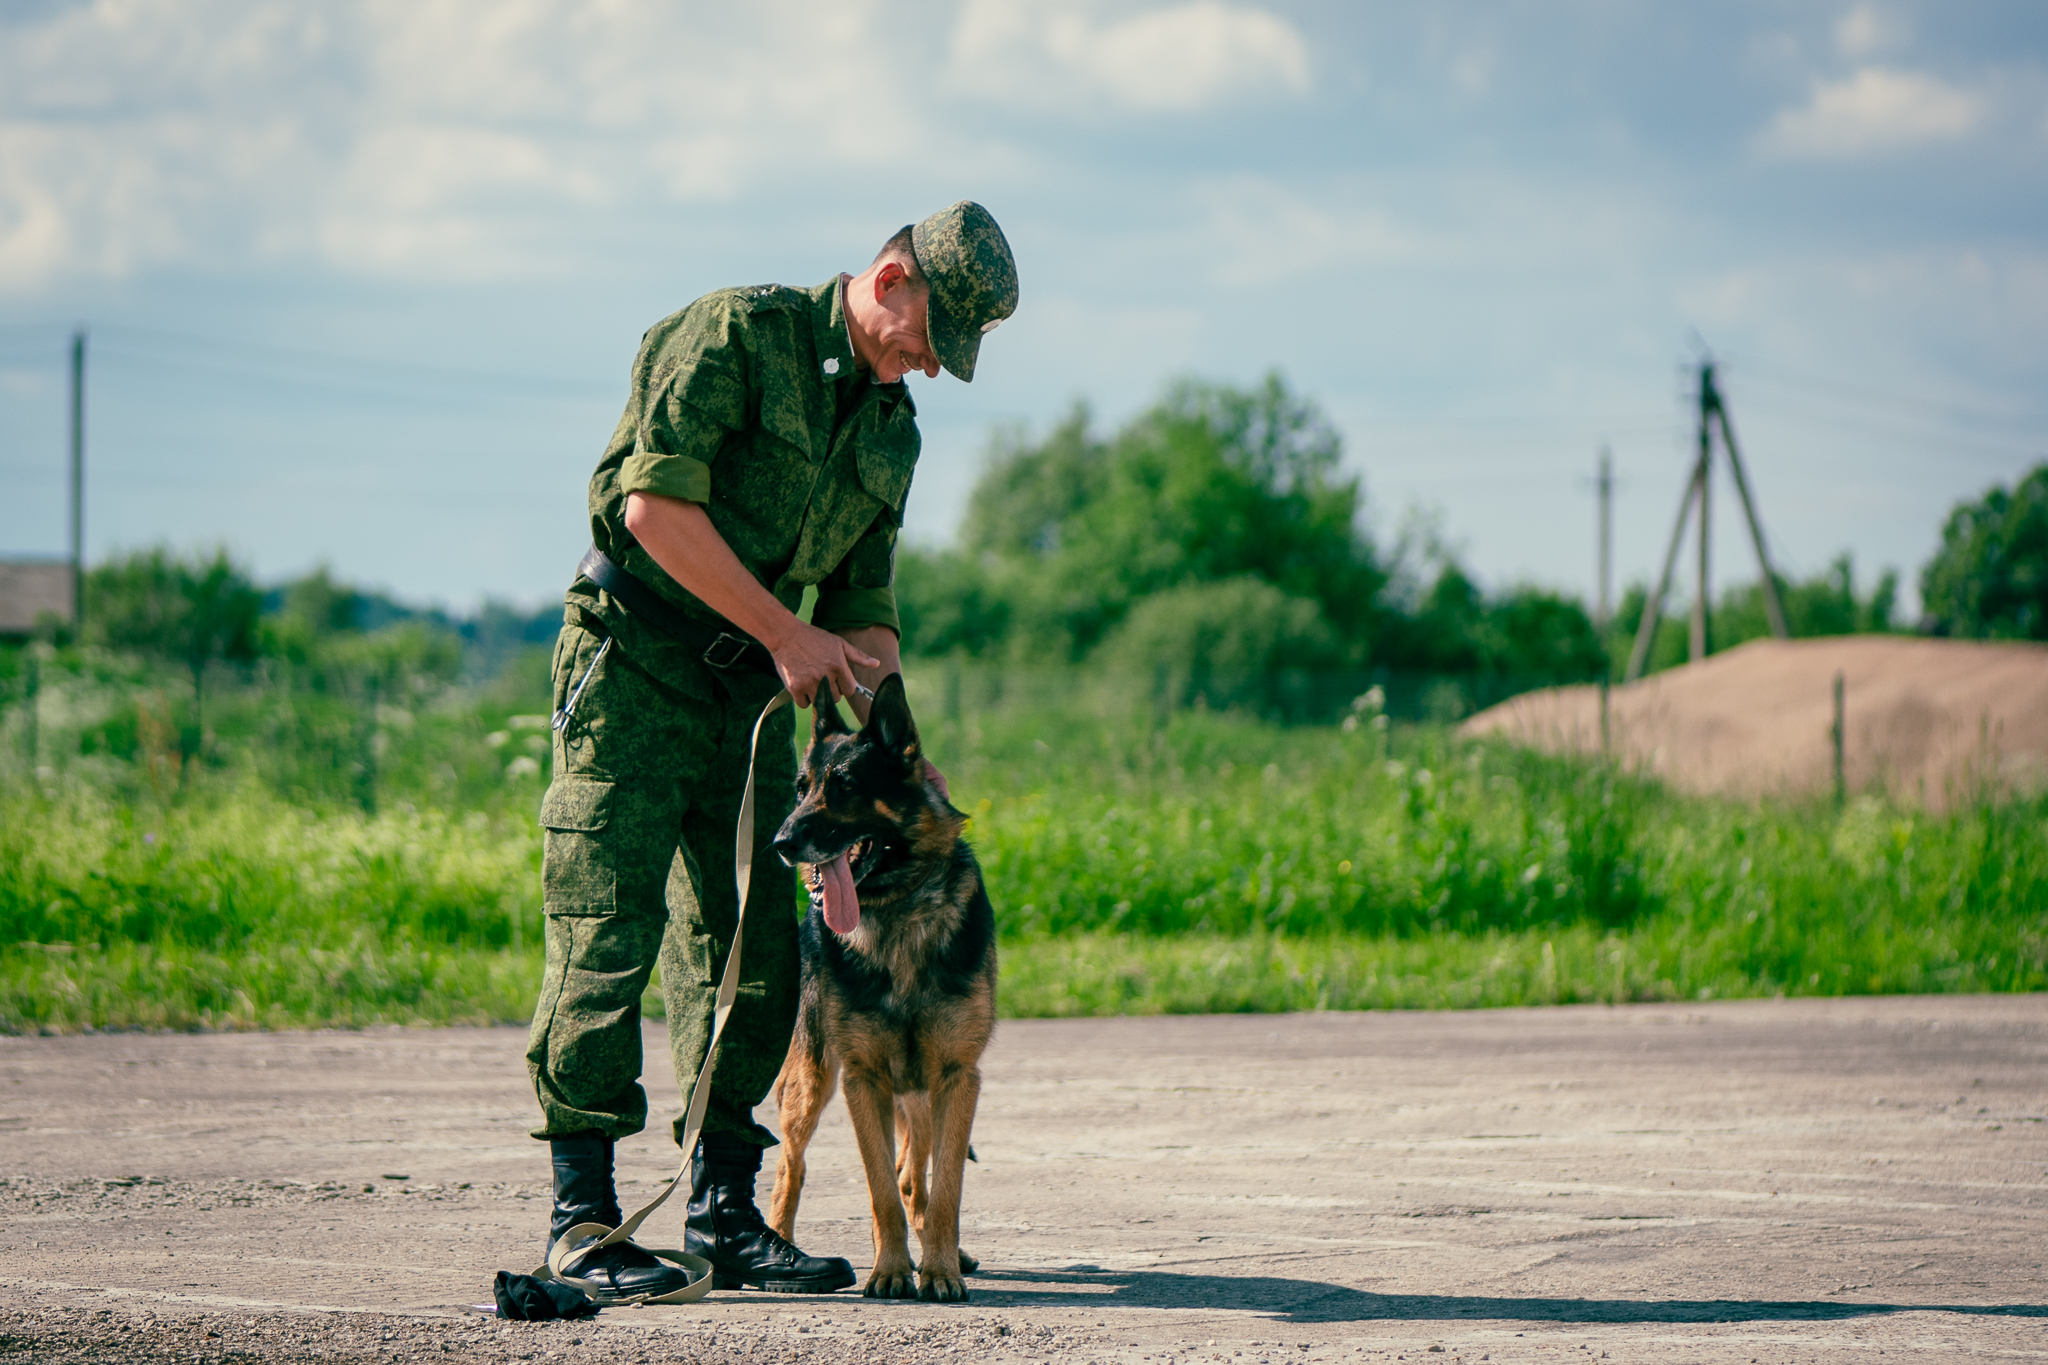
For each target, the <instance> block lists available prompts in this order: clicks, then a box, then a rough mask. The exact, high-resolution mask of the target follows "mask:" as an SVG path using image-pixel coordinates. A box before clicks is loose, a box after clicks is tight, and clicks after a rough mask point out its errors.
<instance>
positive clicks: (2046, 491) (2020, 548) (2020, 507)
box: [1920, 464, 2048, 640]
mask: <svg viewBox="0 0 2048 1365" xmlns="http://www.w3.org/2000/svg"><path fill="white" fill-rule="evenodd" d="M1920 600H1921V602H1922V603H1923V604H1924V606H1925V610H1926V613H1927V616H1928V617H1929V618H1930V620H1931V622H1932V623H1933V625H1934V626H1935V628H1936V629H1938V630H1939V631H1941V632H1942V633H1943V634H1946V635H1956V636H1963V637H1967V638H1973V639H1994V640H2048V464H2040V465H2036V466H2035V467H2034V468H2033V469H2032V470H2031V471H2030V472H2029V473H2028V474H2027V475H2026V476H2025V477H2024V478H2022V479H2021V480H2020V481H2019V483H2018V484H2016V485H2015V486H2014V487H2013V488H2012V490H2011V491H2009V492H2008V491H2007V490H2006V489H2005V488H2004V487H2003V486H2002V485H1994V486H1993V487H1992V488H1991V489H1990V490H1989V491H1987V492H1986V493H1985V494H1984V496H1983V497H1981V498H1979V499H1978V500H1977V501H1975V502H1960V503H1957V504H1956V506H1955V509H1954V510H1953V511H1951V512H1950V513H1949V516H1948V521H1947V523H1946V524H1945V525H1943V527H1942V528H1941V548H1940V549H1938V550H1936V551H1935V553H1934V558H1933V559H1931V560H1929V561H1928V563H1927V567H1926V568H1924V569H1922V570H1921V571H1920Z"/></svg>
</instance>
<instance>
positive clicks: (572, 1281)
mask: <svg viewBox="0 0 2048 1365" xmlns="http://www.w3.org/2000/svg"><path fill="white" fill-rule="evenodd" d="M593 663H595V661H594V660H593ZM585 677H586V678H587V677H588V674H586V675H585ZM579 690H580V689H579ZM793 701H794V698H792V697H791V696H790V695H789V689H788V688H786V687H785V688H783V689H782V690H781V691H780V692H777V693H776V694H775V696H774V697H773V698H771V699H770V700H769V702H768V704H767V705H766V706H764V707H762V708H761V714H760V715H759V716H757V717H755V719H754V733H753V736H752V737H751V738H750V739H749V740H748V742H747V786H746V790H745V792H744V794H742V795H741V797H740V818H739V825H738V828H737V829H735V830H734V832H733V855H732V879H733V886H734V888H735V889H736V890H737V891H738V893H739V912H738V914H737V916H736V917H735V918H734V921H733V927H732V949H731V951H729V952H727V953H726V955H725V970H724V971H723V972H721V973H720V974H719V978H718V1001H717V1004H716V1006H715V1007H714V1009H713V1011H712V1015H711V1041H710V1043H709V1044H708V1045H706V1047H705V1049H704V1063H703V1065H701V1066H699V1067H698V1068H697V1083H696V1084H695V1085H693V1086H691V1087H690V1105H689V1109H688V1110H687V1111H686V1113H685V1115H684V1118H683V1135H682V1139H681V1142H682V1148H683V1164H682V1166H681V1167H680V1168H679V1169H678V1170H677V1171H676V1174H675V1178H674V1179H672V1180H670V1181H669V1182H668V1183H667V1184H666V1185H663V1186H662V1188H661V1193H660V1194H657V1195H655V1196H654V1198H652V1199H650V1200H648V1201H647V1203H646V1204H645V1205H643V1206H642V1207H641V1208H640V1209H639V1210H638V1211H637V1212H636V1213H634V1214H633V1216H632V1217H630V1218H628V1219H627V1220H626V1221H625V1222H623V1223H621V1224H619V1225H618V1226H617V1227H615V1228H612V1227H606V1226H605V1225H604V1224H603V1223H578V1224H577V1225H576V1226H575V1227H573V1228H570V1229H569V1230H568V1231H567V1232H565V1233H563V1234H562V1235H561V1236H560V1237H559V1238H557V1239H556V1240H555V1244H554V1245H553V1246H552V1247H549V1248H548V1263H547V1264H546V1265H544V1266H542V1267H541V1268H540V1269H538V1270H536V1271H534V1272H533V1273H534V1276H535V1278H537V1279H542V1280H550V1279H552V1280H560V1281H561V1282H562V1283H563V1284H567V1285H573V1286H575V1287H576V1288H578V1289H581V1290H582V1291H583V1292H584V1293H586V1294H591V1295H593V1296H594V1295H598V1294H608V1293H610V1292H611V1291H610V1289H609V1288H608V1287H607V1286H605V1285H602V1284H599V1283H598V1282H597V1281H596V1280H591V1279H585V1278H583V1277H581V1276H578V1275H577V1274H576V1273H575V1267H576V1266H577V1264H578V1263H579V1262H581V1261H582V1260H583V1258H584V1257H586V1256H588V1255H590V1254H591V1253H592V1252H594V1251H597V1250H599V1249H601V1248H604V1247H608V1246H611V1245H612V1244H613V1243H615V1242H623V1241H625V1240H626V1239H628V1238H629V1237H631V1236H632V1235H633V1234H634V1232H635V1231H637V1230H638V1229H639V1227H640V1224H641V1223H643V1222H645V1221H646V1219H647V1215H649V1214H650V1213H653V1212H654V1211H655V1210H656V1209H658V1208H660V1207H661V1206H662V1205H663V1204H664V1203H666V1202H668V1197H669V1196H670V1195H672V1194H674V1193H675V1192H676V1187H677V1186H679V1185H680V1186H682V1187H683V1188H684V1189H688V1188H689V1187H690V1157H691V1155H692V1154H693V1153H694V1152H695V1151H696V1150H697V1135H698V1133H699V1132H700V1131H701V1130H702V1129H703V1127H704V1111H705V1110H706V1109H707V1108H709V1107H710V1104H711V1073H712V1071H713V1070H714V1069H715V1067H716V1066H717V1063H718V1040H719V1037H720V1035H722V1034H723V1033H724V1032H725V1021H726V1020H727V1019H729V1018H730V1017H731V1016H732V1007H733V1001H734V1000H736V999H737V998H738V997H739V988H740V943H741V940H742V939H743V938H744V937H745V935H746V931H747V893H748V891H750V890H751V889H752V887H753V883H754V769H755V766H756V763H757V760H758V759H759V758H760V756H761V727H762V726H764V725H766V724H767V723H768V717H770V716H772V715H774V714H775V713H776V712H777V711H780V710H781V709H782V708H783V707H785V706H788V705H790V704H792V702H793ZM570 705H571V706H572V707H573V706H574V705H575V702H574V701H573V700H572V701H571V702H570ZM585 1239H589V1240H585ZM642 1250H644V1251H646V1252H647V1254H648V1255H650V1256H658V1257H660V1258H661V1259H662V1260H664V1261H668V1262H670V1263H671V1264H673V1265H679V1266H681V1267H682V1268H683V1269H684V1270H685V1271H687V1272H689V1274H690V1276H691V1279H690V1282H689V1283H688V1284H687V1285H684V1286H683V1287H682V1288H681V1289H678V1290H676V1291H675V1292H674V1293H672V1294H659V1295H655V1294H637V1295H635V1296H633V1297H632V1298H629V1299H615V1300H613V1301H612V1305H611V1306H617V1305H621V1304H631V1305H635V1306H637V1305H639V1304H643V1303H695V1302H696V1301H697V1300H699V1299H701V1298H703V1297H704V1296H705V1295H706V1294H708V1293H710V1292H711V1262H709V1261H707V1260H705V1259H704V1258H703V1257H702V1256H692V1255H690V1254H689V1253H688V1252H685V1251H673V1250H668V1249H664V1248H657V1247H644V1248H642Z"/></svg>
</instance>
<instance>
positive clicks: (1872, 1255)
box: [0, 996, 2048, 1365]
mask: <svg viewBox="0 0 2048 1365" xmlns="http://www.w3.org/2000/svg"><path fill="white" fill-rule="evenodd" d="M523 1044H524V1036H523V1034H522V1033H520V1032H519V1031H515V1030H499V1029H493V1030H455V1029H450V1030H438V1031H436V1030H420V1031H409V1030H388V1031H376V1032H368V1033H320V1034H267V1035H242V1036H207V1037H194V1036H136V1035H127V1036H100V1037H84V1038H14V1039H5V1040H0V1134H4V1135H5V1141H6V1144H7V1153H8V1159H7V1161H6V1170H7V1171H8V1172H9V1174H8V1175H7V1176H6V1177H5V1180H4V1184H0V1210H4V1214H5V1220H6V1229H7V1236H6V1238H5V1239H4V1241H0V1359H10V1358H12V1359H38V1360H42V1359H49V1360H58V1359H74V1358H75V1359H86V1358H94V1359H117V1358H132V1359H178V1360H193V1359H197V1360H200V1361H206V1362H210V1361H213V1360H216V1359H218V1360H234V1359H255V1358H264V1359H297V1358H305V1359H309V1360H310V1359H321V1360H331V1359H349V1360H357V1359H361V1360H378V1361H397V1360H414V1359H424V1358H427V1357H428V1356H429V1355H431V1356H432V1357H433V1358H436V1359H449V1358H451V1357H453V1358H477V1359H508V1360H509V1359H533V1358H556V1359H560V1360H562V1361H564V1362H571V1361H583V1360H589V1361H592V1362H597V1361H609V1360H628V1361H640V1360H648V1361H666V1360H675V1359H692V1360H694V1359H707V1360H724V1359H732V1360H768V1359H773V1360H787V1359H801V1360H813V1359H815V1360H821V1361H823V1360H881V1359H889V1360H907V1359H941V1358H945V1359H1000V1360H1013V1361H1084V1360H1133V1361H1136V1360H1153V1361H1165V1360H1172V1361H1176V1362H1192V1361H1215V1360H1222V1361H1224V1362H1228V1365H1256V1363H1257V1362H1261V1361H1263V1362H1269V1363H1270V1362H1278V1361H1290V1362H1291V1361H1300V1360H1308V1361H1321V1360H1405V1361H1423V1360H1437V1359H1442V1360H1445V1361H1447V1362H1448V1361H1452V1360H1459V1361H1467V1362H1470V1361H1501V1362H1509V1361H1519V1360H1538V1359H1541V1360H1564V1359H1585V1360H1598V1359H1603V1358H1607V1359H1613V1360H1629V1361H1638V1360H1649V1361H1666V1360H1669V1361H1713V1362H1719V1361H1730V1362H1747V1361H1752V1360H1755V1361H1790V1360H1801V1361H1804V1360H1822V1359H1826V1360H1831V1361H1832V1360H1840V1359H1845V1358H1852V1359H1857V1360H1862V1359H1866V1358H1867V1359H1870V1360H1873V1361H1874V1360H1876V1359H1877V1358H1878V1357H1879V1356H1880V1355H1889V1356H1897V1355H1901V1354H1904V1355H1915V1356H1933V1355H1940V1356H1942V1357H1944V1358H1949V1357H1955V1356H1960V1355H1969V1354H1980V1355H1999V1356H2019V1357H2024V1358H2033V1357H2041V1356H2048V1275H2044V1270H2043V1262H2044V1260H2048V997H2040V996H2033V997H1968V998H1955V997H1940V998H1911V999H1902V998H1890V999H1864V1000H1846V1001H1782V1002H1761V1001H1760V1002H1740V1003H1727V1004H1710V1005H1696V1006H1633V1007H1628V1008H1622V1009H1611V1008H1603V1007H1590V1008H1566V1009H1548V1010H1491V1011H1482V1012H1474V1013H1413V1014H1320V1015H1292V1016H1280V1017H1271V1016H1243V1017H1225V1018H1168V1019H1119V1020H1103V1021H1025V1022H1013V1023H1007V1024H1005V1025H1003V1027H1002V1030H1001V1032H1000V1034H999V1036H998V1041H997V1043H996V1045H995V1047H994V1048H993V1049H992V1050H991V1052H990V1054H989V1056H988V1059H987V1066H986V1083H985V1088H984V1091H983V1106H982V1112H981V1116H980V1120H979V1122H978V1124H977V1128H976V1132H975V1146H976V1148H977V1149H978V1152H979V1154H980V1158H981V1160H980V1163H979V1164H978V1165H977V1166H973V1167H970V1168H969V1175H968V1184H967V1199H966V1214H965V1217H964V1220H963V1221H964V1230H963V1242H964V1244H965V1245H966V1246H967V1248H968V1249H969V1250H970V1251H972V1252H974V1253H975V1254H976V1255H978V1256H979V1257H980V1258H981V1261H982V1266H983V1269H982V1273H981V1274H980V1275H979V1276H977V1277H976V1278H974V1279H973V1280H972V1281H971V1287H972V1290H973V1295H974V1298H973V1301H972V1302H971V1303H968V1304H966V1305H963V1306H953V1307H940V1306H936V1305H928V1304H921V1303H878V1302H874V1301H863V1300H862V1299H860V1298H859V1297H858V1296H857V1295H849V1294H840V1295H836V1296H832V1297H830V1298H803V1299H795V1298H786V1297H781V1296H769V1295H759V1294H740V1293H726V1294H715V1295H713V1296H712V1297H711V1298H710V1299H708V1300H707V1301H706V1302H705V1303H703V1304H701V1305H696V1306H693V1307H685V1308H667V1309H638V1310H635V1309H625V1310H611V1311H607V1312H606V1313H605V1314H604V1315H603V1316H602V1317H601V1318H600V1319H599V1320H598V1321H597V1323H596V1324H595V1325H593V1324H590V1323H583V1324H575V1325H573V1326H571V1325H560V1324H557V1325H552V1326H547V1327H537V1326H526V1325H520V1326H517V1327H511V1326H502V1325H499V1324H496V1323H485V1322H483V1321H482V1320H480V1319H473V1318H472V1319H469V1320H467V1321H465V1320H462V1319H461V1317H460V1314H459V1306H460V1304H461V1303H463V1302H465V1301H472V1302H473V1301H481V1300H484V1299H487V1298H488V1297H489V1294H488V1285H489V1282H490V1279H491V1275H492V1272H493V1271H495V1270H497V1269H499V1268H511V1269H527V1268H530V1267H531V1265H532V1264H533V1263H534V1262H535V1261H536V1260H537V1259H538V1257H539V1253H540V1249H541V1247H540V1244H541V1239H542V1234H543V1229H544V1226H545V1221H546V1212H547V1203H546V1199H547V1187H546V1168H545V1149H544V1148H543V1147H541V1145H540V1144H538V1143H535V1142H534V1141H532V1140H531V1139H530V1138H528V1137H527V1136H526V1129H527V1127H528V1126H529V1124H530V1123H531V1122H532V1121H533V1117H534V1115H533V1105H532V1100H531V1096H530V1094H529V1092H528V1090H527V1087H526V1081H525V1076H524V1072H523V1069H522V1064H521V1061H520V1054H521V1052H522V1049H523ZM647 1051H648V1055H649V1057H650V1058H655V1059H660V1058H662V1057H664V1056H665V1048H664V1047H663V1045H662V1042H661V1040H660V1039H659V1038H658V1037H657V1036H656V1034H655V1033H654V1032H653V1031H650V1033H649V1035H648V1049H647ZM658 1064H659V1063H658V1062H657V1065H658ZM649 1089H650V1091H651V1093H652V1094H653V1095H654V1097H655V1101H656V1105H657V1107H658V1108H663V1109H664V1110H665V1111H666V1112H668V1113H673V1112H674V1109H675V1107H676V1098H675V1093H674V1086H673V1084H672V1082H670V1081H669V1080H668V1078H666V1077H664V1076H660V1075H656V1076H655V1077H653V1078H651V1082H650V1086H649ZM763 1117H764V1119H765V1120H767V1121H770V1122H772V1119H773V1116H772V1114H764V1115H763ZM656 1131H657V1132H661V1133H665V1131H666V1128H665V1125H659V1126H658V1127H657V1130H656ZM811 1152H812V1156H811V1184H810V1188H809V1192H808V1194H807V1197H806V1199H805V1203H804V1206H803V1213H802V1217H801V1219H800V1223H799V1229H798V1231H799V1239H800V1240H801V1241H802V1243H803V1245H804V1246H805V1247H806V1248H807V1249H810V1250H813V1251H817V1252H822V1253H835V1254H839V1255H844V1256H847V1257H850V1258H851V1259H852V1260H853V1261H854V1263H855V1264H856V1265H857V1266H861V1267H865V1266H866V1265H867V1264H868V1257H869V1240H868V1232H867V1215H866V1211H865V1205H866V1197H865V1190H864V1187H863V1184H862V1181H861V1177H860V1173H859V1166H858V1162H857V1160H856V1157H855V1153H854V1150H853V1141H852V1136H851V1132H850V1130H849V1129H848V1127H847V1125H846V1122H845V1117H844V1110H843V1109H842V1108H841V1107H840V1104H839V1102H838V1101H835V1102H834V1104H833V1108H832V1110H831V1114H830V1118H829V1120H828V1122H827V1124H826V1125H825V1127H824V1128H823V1129H822V1131H821V1133H820V1135H819V1137H818V1139H817V1141H816V1142H815V1144H814V1145H813V1147H812V1149H811ZM671 1161H672V1149H671V1148H669V1147H668V1146H666V1140H665V1138H663V1139H662V1140H661V1141H657V1140H656V1137H655V1135H654V1134H653V1133H650V1134H648V1135H643V1136H642V1137H640V1138H638V1139H634V1140H632V1141H630V1142H628V1143H626V1144H623V1145H622V1147H621V1166H622V1173H623V1175H624V1177H625V1180H626V1188H625V1190H624V1191H623V1193H624V1196H625V1198H626V1199H627V1201H628V1206H629V1207H631V1205H632V1203H633V1202H634V1201H635V1199H636V1198H644V1197H645V1196H646V1195H647V1194H648V1193H650V1192H651V1190H652V1189H653V1187H654V1184H655V1182H656V1181H657V1180H659V1179H661V1178H662V1177H664V1176H666V1175H667V1174H668V1172H669V1170H670V1169H671ZM771 1165H772V1157H771ZM764 1194H765V1191H764ZM650 1229H651V1230H652V1232H653V1234H654V1235H653V1236H651V1237H648V1238H643V1240H647V1241H649V1242H650V1243H652V1244H664V1243H665V1244H668V1245H674V1244H675V1241H676V1240H679V1238H680V1215H678V1216H677V1217H675V1218H668V1217H667V1214H666V1211H664V1213H663V1214H659V1215H657V1216H656V1221H655V1222H654V1223H653V1224H651V1225H650ZM208 1332H212V1333H213V1334H214V1335H212V1336H208V1335H206V1333H208ZM24 1353H25V1354H24Z"/></svg>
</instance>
